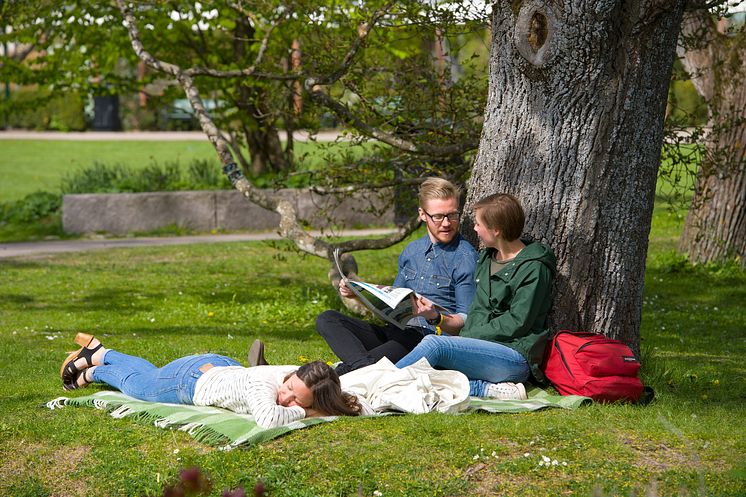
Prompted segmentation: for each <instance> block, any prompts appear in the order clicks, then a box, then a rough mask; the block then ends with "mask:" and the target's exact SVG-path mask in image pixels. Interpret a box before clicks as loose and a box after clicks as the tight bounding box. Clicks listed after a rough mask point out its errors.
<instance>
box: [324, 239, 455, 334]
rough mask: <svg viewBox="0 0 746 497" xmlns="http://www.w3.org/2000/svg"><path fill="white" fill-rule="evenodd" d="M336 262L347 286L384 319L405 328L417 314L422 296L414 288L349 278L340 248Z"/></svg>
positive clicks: (374, 312) (335, 256)
mask: <svg viewBox="0 0 746 497" xmlns="http://www.w3.org/2000/svg"><path fill="white" fill-rule="evenodd" d="M334 262H335V264H336V265H337V270H338V271H339V274H340V276H341V277H342V280H343V281H344V282H345V285H346V286H347V288H349V289H350V290H351V291H352V293H354V294H355V296H356V297H357V298H359V299H360V301H361V302H362V303H363V304H365V306H366V307H367V308H368V309H370V310H371V311H372V312H373V314H375V315H376V316H378V317H379V318H381V319H383V320H384V321H386V322H388V323H391V324H393V325H394V326H396V327H398V328H399V329H402V330H403V329H404V328H406V326H407V323H408V322H409V321H410V320H411V319H412V318H414V317H416V316H415V308H416V305H415V302H414V300H415V299H416V298H422V296H421V295H419V294H418V293H417V292H415V291H414V290H411V289H409V288H401V287H395V286H386V285H375V284H373V283H366V282H364V281H354V280H350V279H348V278H347V277H346V276H345V274H344V273H343V272H342V268H341V264H340V262H339V249H337V250H335V251H334ZM433 307H435V308H436V309H437V310H439V311H440V312H441V313H443V314H448V310H447V309H446V308H445V307H443V306H440V305H438V304H436V303H434V302H433Z"/></svg>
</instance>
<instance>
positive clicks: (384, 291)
mask: <svg viewBox="0 0 746 497" xmlns="http://www.w3.org/2000/svg"><path fill="white" fill-rule="evenodd" d="M346 283H347V286H356V287H358V288H362V289H363V290H367V291H368V292H369V293H370V294H371V295H373V296H374V297H375V298H377V299H378V300H381V301H383V302H384V303H385V304H386V305H388V306H389V307H391V308H392V309H395V308H396V306H398V305H399V303H400V302H401V301H402V300H404V299H405V298H408V297H409V295H410V294H411V293H413V292H412V290H410V289H409V288H398V287H395V286H384V285H374V284H372V283H366V282H364V281H349V280H348V281H347V282H346Z"/></svg>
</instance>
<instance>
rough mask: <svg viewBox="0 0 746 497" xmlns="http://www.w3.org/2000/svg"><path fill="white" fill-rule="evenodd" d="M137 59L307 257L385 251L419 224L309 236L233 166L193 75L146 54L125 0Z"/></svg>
mask: <svg viewBox="0 0 746 497" xmlns="http://www.w3.org/2000/svg"><path fill="white" fill-rule="evenodd" d="M116 3H117V6H118V7H119V10H120V12H121V13H122V16H123V17H124V20H125V23H126V25H127V30H128V33H129V36H130V41H131V43H132V48H133V49H134V51H135V53H136V54H137V56H138V57H139V58H140V59H141V60H143V61H144V62H145V63H146V64H148V65H149V66H150V67H152V68H153V69H155V70H158V71H161V72H165V73H167V74H170V75H172V76H174V77H175V78H176V79H177V80H178V81H179V83H180V84H181V86H182V88H183V89H184V91H185V93H186V96H187V98H188V99H189V102H190V103H191V104H192V108H193V109H194V112H195V114H196V115H197V118H198V120H199V123H200V126H201V127H202V130H203V131H204V133H205V134H206V135H207V137H208V139H209V140H210V142H211V143H212V145H213V146H214V147H215V151H216V152H217V154H218V157H219V158H220V161H221V163H222V164H223V171H224V173H225V174H226V175H227V176H228V179H229V180H230V182H231V184H232V185H233V187H234V188H235V189H236V190H238V191H239V192H241V194H242V195H243V196H244V197H245V198H246V199H248V200H249V201H251V202H253V203H255V204H257V205H259V206H261V207H263V208H265V209H267V210H272V211H275V212H277V213H278V214H280V226H279V232H280V235H282V236H283V237H285V238H287V239H289V240H292V241H294V242H295V244H296V246H297V247H298V248H299V249H300V250H302V251H304V252H307V253H309V254H312V255H316V256H318V257H323V258H326V259H329V260H332V257H333V251H334V248H336V247H340V248H342V249H343V250H344V251H348V252H349V251H351V250H362V249H368V248H370V249H374V248H386V247H389V246H391V245H393V244H395V243H397V242H399V241H401V240H403V239H404V238H405V237H406V236H408V235H409V234H410V233H411V232H412V231H414V230H415V229H416V228H417V226H418V225H419V221H418V220H417V218H412V220H410V221H409V222H408V223H407V224H406V225H404V226H402V227H400V228H399V229H398V230H397V232H396V233H394V234H392V235H389V236H387V237H383V238H380V239H364V240H352V241H348V242H342V243H339V244H330V243H328V242H326V241H324V240H321V239H317V238H314V237H313V236H311V235H309V234H308V233H307V232H306V231H305V230H304V229H303V228H302V227H301V226H300V224H299V223H298V215H297V210H296V208H295V206H294V205H293V204H292V203H291V202H290V201H289V200H287V199H283V198H280V197H277V196H271V195H267V194H266V193H265V192H263V191H261V190H259V189H257V188H256V187H254V186H253V185H252V184H251V183H250V182H249V181H248V180H247V179H246V177H245V176H244V175H243V173H242V172H241V170H240V169H239V168H238V167H237V166H236V164H235V162H234V159H233V155H232V153H231V150H230V144H229V143H228V141H227V140H226V139H225V137H224V136H223V135H222V134H221V133H220V130H219V129H218V128H217V126H216V125H215V123H214V121H213V120H212V118H211V117H210V116H209V114H208V113H207V110H206V109H205V106H204V104H203V101H202V98H201V96H200V94H199V91H198V89H197V87H196V86H195V85H194V79H193V75H194V73H189V72H187V71H185V70H183V69H182V68H181V67H179V66H178V65H176V64H172V63H170V62H166V61H163V60H159V59H157V58H155V57H154V56H153V55H152V54H150V53H149V52H148V51H147V50H146V49H145V47H144V46H143V43H142V41H141V39H140V33H139V30H138V29H137V24H136V22H135V17H134V15H133V14H132V12H131V11H130V10H129V8H128V7H127V5H126V3H125V0H116Z"/></svg>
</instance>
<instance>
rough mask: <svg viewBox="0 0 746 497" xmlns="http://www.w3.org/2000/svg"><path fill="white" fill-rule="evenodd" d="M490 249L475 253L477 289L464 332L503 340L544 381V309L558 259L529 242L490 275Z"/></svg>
mask: <svg viewBox="0 0 746 497" xmlns="http://www.w3.org/2000/svg"><path fill="white" fill-rule="evenodd" d="M494 252H495V249H493V248H487V249H485V250H482V251H481V252H480V254H479V261H478V263H477V271H476V273H475V279H476V286H477V293H476V295H475V296H474V301H473V302H472V304H471V308H470V309H469V314H468V315H467V318H466V324H464V328H463V329H462V330H461V333H460V335H461V336H462V337H471V338H479V339H481V340H489V341H491V342H497V343H501V344H503V345H507V346H508V347H510V348H512V349H513V350H516V351H518V352H519V353H520V354H521V355H523V357H525V358H526V361H527V362H528V364H529V366H530V367H531V373H532V374H533V376H534V378H536V380H537V381H539V382H541V383H544V382H545V378H544V374H543V373H542V372H541V370H540V369H539V365H540V364H541V361H542V358H543V355H544V347H545V346H546V344H547V340H548V339H549V328H547V313H548V312H549V308H550V306H551V300H552V299H551V297H552V280H553V279H554V274H555V272H556V266H557V259H556V258H555V256H554V253H552V250H551V249H550V248H549V247H546V246H545V245H542V244H541V243H538V242H529V243H527V244H526V247H525V248H524V249H523V250H521V251H520V252H519V253H518V255H517V256H516V258H515V259H513V261H512V262H509V263H508V265H507V266H505V267H504V268H503V269H502V270H501V271H499V272H498V273H496V274H494V275H492V276H490V260H491V259H492V254H493V253H494Z"/></svg>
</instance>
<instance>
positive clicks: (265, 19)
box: [118, 2, 482, 257]
mask: <svg viewBox="0 0 746 497" xmlns="http://www.w3.org/2000/svg"><path fill="white" fill-rule="evenodd" d="M395 3H396V6H395V8H394V6H393V4H394V2H389V3H388V4H384V3H376V2H367V3H366V4H365V6H364V8H363V7H360V6H357V5H355V4H352V3H351V4H349V5H347V4H340V3H334V4H331V5H330V6H327V5H323V4H322V5H319V4H317V3H313V4H308V5H305V4H303V3H297V2H293V3H291V4H289V5H287V6H283V5H278V4H277V3H272V4H271V5H269V8H268V10H266V11H264V12H262V11H261V10H259V9H260V7H261V5H258V6H255V7H257V10H254V11H252V12H250V13H247V12H243V11H241V13H242V15H247V16H250V18H251V19H252V20H254V19H262V22H259V21H256V22H254V25H255V26H256V30H255V32H254V36H256V37H258V38H260V39H261V42H259V43H256V44H255V45H254V46H255V48H256V50H254V51H253V52H252V53H251V55H252V57H253V58H250V59H249V60H247V61H246V64H244V65H243V66H240V67H232V66H229V65H228V66H226V65H225V64H221V61H220V60H216V61H211V62H212V65H210V66H206V65H204V64H203V63H202V61H200V60H195V59H193V58H190V57H184V56H183V54H178V56H174V57H173V59H172V60H167V59H166V58H165V57H162V56H160V55H158V56H156V55H154V53H156V52H153V53H151V51H150V48H149V47H153V49H154V50H158V52H157V53H160V45H159V43H158V40H157V37H158V30H157V29H142V27H143V26H145V27H147V26H153V25H154V24H153V22H155V20H153V19H152V16H153V15H159V14H161V15H162V12H161V13H158V12H154V11H153V10H151V9H148V8H145V6H144V5H142V4H138V9H137V10H131V9H130V8H129V7H128V6H127V5H126V4H125V3H124V2H118V6H119V8H120V10H121V12H122V16H123V17H124V19H125V24H126V26H127V29H128V31H129V36H130V38H131V41H132V46H133V48H134V51H135V53H136V54H137V56H138V57H139V58H140V59H142V60H143V61H145V62H146V63H147V64H148V66H149V67H151V68H153V69H154V70H156V71H159V72H162V73H165V74H167V75H168V76H170V77H172V78H174V79H176V80H177V81H178V82H179V83H180V85H181V87H182V88H183V89H184V91H185V92H186V95H187V97H188V98H189V100H190V102H191V104H192V106H193V108H194V109H195V111H196V114H197V116H198V118H199V121H200V124H201V126H202V129H203V130H204V131H205V133H206V134H207V135H208V137H209V138H210V140H211V142H212V143H213V144H214V145H215V147H216V150H217V152H218V156H219V157H220V160H221V162H222V163H223V164H224V165H225V168H226V172H227V173H228V174H229V176H230V178H231V179H232V181H233V183H234V186H236V188H237V189H239V190H240V191H241V192H243V193H244V195H245V196H246V197H247V198H249V199H250V200H251V201H253V202H255V203H257V204H259V205H262V206H264V207H266V208H268V209H272V210H275V211H277V212H278V213H280V215H281V217H282V221H281V223H280V230H281V232H282V233H283V234H284V235H285V236H287V237H288V238H291V239H293V240H295V241H296V244H297V245H298V246H299V247H300V248H301V249H302V250H305V251H307V252H309V253H313V254H315V255H319V256H323V257H329V256H330V255H331V252H332V250H333V249H334V248H337V247H339V248H341V249H342V250H343V251H349V250H353V249H360V248H378V247H385V246H389V245H391V244H392V243H395V242H397V241H399V240H401V239H403V237H404V236H406V235H408V234H409V233H411V231H412V230H413V229H415V228H416V227H417V226H418V224H419V221H418V220H417V218H416V216H411V217H409V218H408V219H407V220H406V222H404V223H402V225H401V227H400V229H399V230H398V231H397V233H395V234H394V235H392V236H390V237H386V238H383V239H378V240H357V241H350V242H344V243H339V244H330V243H329V242H327V241H325V240H322V239H319V238H313V237H311V236H310V235H308V233H307V232H306V231H305V230H303V229H302V226H301V225H300V224H299V222H298V219H297V216H296V214H295V210H294V208H293V207H292V205H291V204H290V203H289V202H287V201H286V200H284V199H282V198H278V197H275V196H273V195H271V194H268V193H267V192H263V191H259V190H258V189H257V188H256V187H255V185H254V184H252V183H251V181H249V180H247V179H246V177H245V175H243V174H241V173H240V171H239V170H238V168H237V167H236V161H235V159H234V155H235V149H234V148H232V147H231V140H230V139H226V137H225V136H224V134H223V133H221V130H220V126H219V124H220V122H219V121H218V120H216V119H214V118H213V117H212V116H211V115H210V114H209V113H208V112H207V110H206V109H205V105H204V97H203V96H202V95H203V94H204V92H205V90H204V88H208V89H209V88H211V87H213V85H216V84H218V83H215V81H218V82H220V81H226V80H227V81H236V80H238V81H239V82H240V84H244V82H245V81H252V84H253V85H272V84H277V83H294V82H296V81H299V82H302V84H303V85H302V87H303V89H304V90H305V92H306V94H307V96H308V97H309V101H310V102H312V103H315V104H316V109H318V108H319V107H320V106H323V107H325V108H327V109H331V111H333V112H334V113H335V114H336V115H337V116H338V118H339V119H341V120H343V121H344V122H346V123H348V124H350V125H351V128H352V129H353V130H355V131H356V132H357V135H356V136H355V138H356V140H354V141H353V143H352V145H356V144H358V143H360V142H363V141H366V140H370V139H373V140H376V141H378V142H380V143H382V144H384V146H383V147H381V148H378V149H376V150H374V151H373V153H372V154H371V155H372V156H374V159H372V160H370V159H367V158H366V159H365V160H363V161H348V160H346V159H348V157H347V156H343V157H342V159H343V160H342V161H339V160H337V162H336V163H330V164H329V165H328V166H327V167H325V168H324V169H323V174H318V175H314V172H310V173H309V176H314V177H313V180H314V181H313V183H314V184H316V185H318V186H316V187H315V190H316V191H320V192H325V193H340V194H348V193H350V192H353V191H355V190H356V189H359V188H361V187H365V188H368V189H382V188H388V189H390V188H391V187H392V186H394V185H401V184H416V183H418V182H420V181H421V176H423V175H427V174H432V172H433V171H434V170H435V171H437V172H438V173H439V174H441V175H445V176H449V177H452V178H454V179H456V180H457V179H458V178H460V177H462V176H463V175H464V174H465V173H466V171H467V170H468V166H466V165H465V163H466V161H467V160H468V159H467V158H465V155H466V154H468V152H469V151H470V150H473V149H474V147H475V146H476V140H475V138H474V137H475V135H476V132H478V130H479V126H480V123H479V120H478V116H479V115H481V110H482V105H481V103H480V97H479V95H480V94H481V92H475V91H471V90H473V89H474V88H478V87H479V85H480V80H479V78H461V79H460V80H454V79H451V81H450V83H449V84H448V85H444V80H443V78H442V77H438V76H437V75H438V71H437V70H434V69H433V64H432V62H431V59H432V55H431V54H430V52H429V50H428V51H423V50H422V44H421V43H420V40H421V39H422V35H423V32H427V35H428V36H429V38H433V37H434V31H435V29H436V28H435V27H434V26H435V25H437V29H438V30H439V32H440V33H441V34H440V36H441V37H443V36H449V35H451V36H453V37H454V40H455V41H456V42H458V39H457V38H458V36H457V35H458V33H456V34H453V33H452V31H453V30H455V29H461V30H463V31H464V32H465V33H468V32H469V30H473V29H474V28H473V27H471V25H466V26H465V23H464V22H463V21H462V20H460V18H459V17H458V16H456V15H455V14H454V12H453V11H450V10H442V11H439V10H437V9H434V10H432V9H425V8H424V7H423V6H422V5H421V4H419V3H417V2H410V3H407V2H395ZM216 4H217V3H216ZM223 7H224V8H225V9H228V11H230V10H231V9H233V10H235V9H236V8H237V7H236V6H235V5H233V4H227V5H223ZM265 8H267V6H265ZM278 13H279V14H278ZM180 17H183V15H180ZM186 17H187V18H188V17H189V16H188V15H187V16H186ZM224 18H225V16H221V11H220V10H218V14H217V15H216V16H214V17H213V18H212V19H211V21H212V22H213V24H214V25H215V26H214V27H215V28H216V29H219V28H220V27H221V26H222V25H223V23H224V21H222V20H221V19H224ZM229 18H231V19H232V17H229ZM158 22H160V23H161V25H162V24H163V23H164V22H165V21H163V20H160V21H158ZM472 24H474V23H472ZM280 26H282V27H283V28H282V29H285V30H286V31H287V32H288V33H292V34H293V38H294V39H295V40H300V43H299V44H300V46H301V47H312V50H311V49H307V52H306V55H305V56H304V57H303V65H302V70H296V71H295V72H292V73H289V72H288V71H287V70H280V71H278V70H277V68H278V66H280V65H281V64H279V63H278V61H277V60H273V59H271V57H269V56H268V54H271V53H274V52H273V51H272V50H271V47H272V44H273V43H280V44H283V45H284V46H287V43H286V42H285V41H283V40H282V38H281V37H274V36H273V35H274V33H276V32H279V31H280V30H281V28H280ZM377 26H379V29H375V30H374V28H376V27H377ZM477 26H478V24H477ZM259 27H261V30H260V29H259ZM324 27H325V28H326V29H321V28H324ZM193 31H194V29H193ZM428 31H429V32H428ZM278 40H279V41H278ZM412 40H415V42H414V43H413V42H412ZM428 46H429V45H428ZM363 50H364V51H365V54H366V56H365V57H362V56H360V55H359V54H360V53H361V52H362V51H363ZM309 52H310V54H315V55H316V56H311V55H309ZM163 53H164V54H165V56H170V55H172V54H171V53H170V52H169V51H165V52H163ZM477 58H478V56H477ZM392 59H393V60H394V61H395V62H394V63H393V64H392V63H391V62H389V61H390V60H392ZM467 62H468V61H467ZM467 65H468V64H466V63H464V64H461V66H462V67H465V66H467ZM441 74H442V71H441ZM220 84H222V83H220ZM232 84H233V83H232ZM288 86H289V87H295V85H293V84H289V85H288ZM412 87H414V88H415V91H413V90H412V89H411V88H412ZM404 88H409V90H408V91H407V92H404V91H397V90H403V89H404ZM475 131H476V132H475ZM413 163H416V165H417V167H416V168H414V169H413V168H411V167H410V166H411V164H413ZM326 185H329V186H326ZM412 214H413V213H412Z"/></svg>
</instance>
